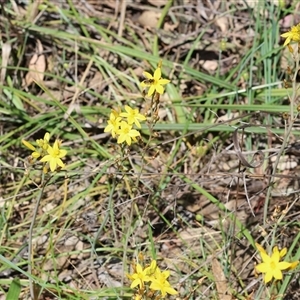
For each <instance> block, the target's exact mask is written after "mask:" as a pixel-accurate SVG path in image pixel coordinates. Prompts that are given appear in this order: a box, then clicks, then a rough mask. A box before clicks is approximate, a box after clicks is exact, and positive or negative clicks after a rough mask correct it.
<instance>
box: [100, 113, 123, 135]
mask: <svg viewBox="0 0 300 300" xmlns="http://www.w3.org/2000/svg"><path fill="white" fill-rule="evenodd" d="M120 121H121V118H120V117H119V116H118V114H116V113H115V111H112V112H111V113H110V116H109V120H108V121H107V126H106V127H105V128H104V132H110V133H111V135H112V137H113V138H114V137H115V136H116V134H117V131H118V130H119V129H120Z"/></svg>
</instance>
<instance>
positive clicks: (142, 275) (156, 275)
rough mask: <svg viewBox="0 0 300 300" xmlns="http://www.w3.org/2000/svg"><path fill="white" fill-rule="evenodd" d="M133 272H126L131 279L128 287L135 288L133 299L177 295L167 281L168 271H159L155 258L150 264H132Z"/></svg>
mask: <svg viewBox="0 0 300 300" xmlns="http://www.w3.org/2000/svg"><path fill="white" fill-rule="evenodd" d="M132 268H133V273H132V274H127V277H128V278H129V279H130V280H131V281H132V283H131V285H130V287H131V288H132V289H136V294H135V299H163V298H165V297H167V295H168V294H169V295H177V294H178V292H177V291H176V290H175V289H174V288H173V287H172V285H171V284H170V283H169V281H168V277H169V276H170V271H168V270H166V271H161V270H160V268H159V267H158V266H157V263H156V260H152V261H151V263H150V265H148V266H147V265H146V266H144V267H143V266H142V265H141V264H139V263H137V264H133V266H132Z"/></svg>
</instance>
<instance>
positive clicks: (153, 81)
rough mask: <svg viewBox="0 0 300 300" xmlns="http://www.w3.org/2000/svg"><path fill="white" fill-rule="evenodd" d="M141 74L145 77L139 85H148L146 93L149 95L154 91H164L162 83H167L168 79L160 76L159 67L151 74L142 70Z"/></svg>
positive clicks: (160, 92) (161, 92) (159, 92)
mask: <svg viewBox="0 0 300 300" xmlns="http://www.w3.org/2000/svg"><path fill="white" fill-rule="evenodd" d="M143 74H144V76H145V77H146V78H147V79H146V80H144V81H143V82H141V86H142V87H149V90H148V94H147V95H148V96H151V95H153V94H154V92H157V93H158V94H163V92H164V87H163V85H166V84H168V83H169V82H170V80H169V79H163V78H161V68H160V67H158V68H157V69H156V70H155V71H154V74H153V76H152V75H151V74H150V73H148V72H143Z"/></svg>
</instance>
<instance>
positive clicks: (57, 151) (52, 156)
mask: <svg viewBox="0 0 300 300" xmlns="http://www.w3.org/2000/svg"><path fill="white" fill-rule="evenodd" d="M49 140H50V134H49V132H46V133H45V135H44V138H43V139H38V140H36V146H34V145H33V144H31V143H30V142H28V141H26V140H22V143H23V145H24V146H26V147H27V148H28V149H30V150H31V151H32V154H31V159H30V162H31V163H32V164H33V163H35V162H36V161H37V160H38V159H39V162H41V163H43V170H44V173H47V172H48V169H49V167H50V171H51V172H55V171H57V170H59V169H60V168H64V167H65V164H64V163H63V161H62V158H64V157H65V156H66V155H67V150H64V149H61V141H60V140H55V142H54V144H53V146H50V144H49Z"/></svg>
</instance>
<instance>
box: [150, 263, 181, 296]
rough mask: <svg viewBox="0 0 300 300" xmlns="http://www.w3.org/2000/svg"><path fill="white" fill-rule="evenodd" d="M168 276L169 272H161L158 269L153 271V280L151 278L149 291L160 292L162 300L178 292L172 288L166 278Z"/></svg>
mask: <svg viewBox="0 0 300 300" xmlns="http://www.w3.org/2000/svg"><path fill="white" fill-rule="evenodd" d="M169 276H170V271H163V272H161V270H160V269H159V268H156V270H155V278H151V285H150V289H152V290H154V291H160V292H161V296H162V297H163V298H164V297H165V296H166V295H167V294H170V295H176V294H178V292H177V291H176V290H174V289H173V288H172V286H171V285H170V283H169V282H168V281H167V278H168V277H169Z"/></svg>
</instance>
